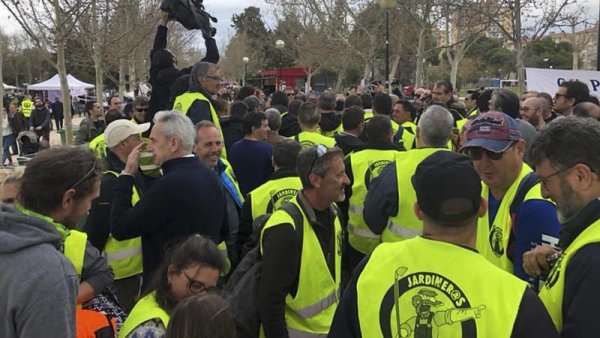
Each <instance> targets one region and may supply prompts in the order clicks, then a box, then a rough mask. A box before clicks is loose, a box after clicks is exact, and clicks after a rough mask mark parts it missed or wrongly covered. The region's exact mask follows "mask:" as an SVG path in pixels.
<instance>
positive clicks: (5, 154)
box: [2, 133, 17, 164]
mask: <svg viewBox="0 0 600 338" xmlns="http://www.w3.org/2000/svg"><path fill="white" fill-rule="evenodd" d="M16 138H17V134H16V133H12V134H10V135H6V136H2V164H4V163H6V160H8V162H9V163H11V164H12V158H11V157H10V146H11V145H12V144H13V143H14V142H15V139H16Z"/></svg>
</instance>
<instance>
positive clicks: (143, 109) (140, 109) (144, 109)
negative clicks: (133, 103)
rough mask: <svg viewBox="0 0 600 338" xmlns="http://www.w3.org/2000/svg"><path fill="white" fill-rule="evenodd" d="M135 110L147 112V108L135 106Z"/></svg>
mask: <svg viewBox="0 0 600 338" xmlns="http://www.w3.org/2000/svg"><path fill="white" fill-rule="evenodd" d="M135 111H139V112H142V111H146V112H147V111H148V108H135Z"/></svg>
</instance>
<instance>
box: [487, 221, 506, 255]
mask: <svg viewBox="0 0 600 338" xmlns="http://www.w3.org/2000/svg"><path fill="white" fill-rule="evenodd" d="M489 242H490V247H491V248H492V252H494V255H495V256H496V257H502V255H504V245H503V244H502V228H500V227H498V226H496V225H494V226H493V227H492V229H491V231H490V237H489Z"/></svg>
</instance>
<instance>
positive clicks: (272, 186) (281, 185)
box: [249, 176, 302, 219]
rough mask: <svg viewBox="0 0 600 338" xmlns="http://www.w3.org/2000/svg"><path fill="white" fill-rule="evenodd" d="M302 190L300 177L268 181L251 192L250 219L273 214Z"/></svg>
mask: <svg viewBox="0 0 600 338" xmlns="http://www.w3.org/2000/svg"><path fill="white" fill-rule="evenodd" d="M301 189H302V182H301V181H300V177H298V176H291V177H282V178H278V179H273V180H269V181H267V182H265V183H263V184H262V185H261V186H259V187H257V188H256V189H254V190H252V191H251V192H250V193H249V195H250V203H251V206H250V207H251V209H252V210H251V213H252V219H256V218H257V217H258V216H260V215H264V214H267V213H269V214H270V213H273V212H274V211H275V210H278V209H279V208H280V207H281V206H282V205H283V204H284V203H285V202H288V201H289V200H290V199H292V198H293V197H294V196H296V194H297V193H298V191H300V190H301Z"/></svg>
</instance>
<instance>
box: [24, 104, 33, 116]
mask: <svg viewBox="0 0 600 338" xmlns="http://www.w3.org/2000/svg"><path fill="white" fill-rule="evenodd" d="M32 110H33V101H31V100H23V102H21V113H23V116H25V117H26V118H29V116H31V111H32Z"/></svg>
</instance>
